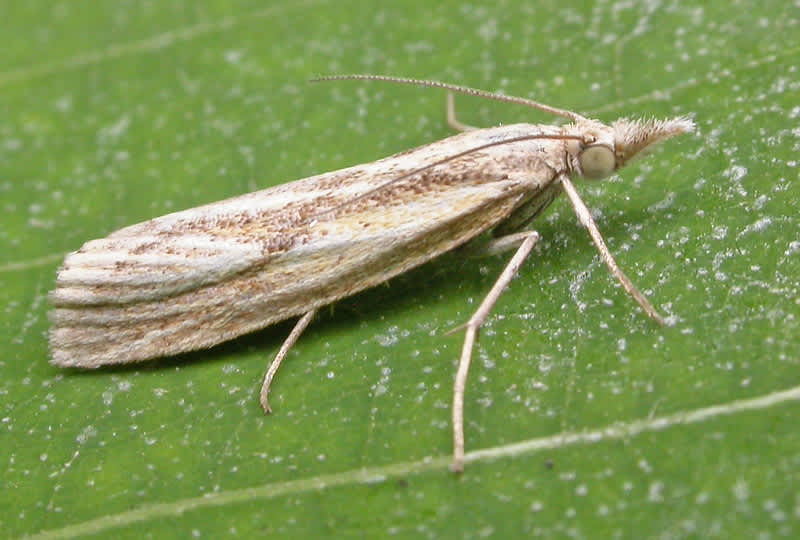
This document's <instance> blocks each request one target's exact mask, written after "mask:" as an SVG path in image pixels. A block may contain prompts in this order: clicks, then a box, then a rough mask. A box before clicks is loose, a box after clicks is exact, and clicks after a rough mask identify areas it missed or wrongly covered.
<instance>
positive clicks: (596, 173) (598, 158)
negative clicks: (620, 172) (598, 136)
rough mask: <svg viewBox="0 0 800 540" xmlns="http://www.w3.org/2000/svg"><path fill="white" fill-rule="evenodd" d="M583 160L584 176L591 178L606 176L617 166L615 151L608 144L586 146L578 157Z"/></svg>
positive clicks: (597, 178)
mask: <svg viewBox="0 0 800 540" xmlns="http://www.w3.org/2000/svg"><path fill="white" fill-rule="evenodd" d="M578 159H579V160H580V162H581V170H582V171H583V176H585V177H586V178H589V179H591V180H599V179H600V178H605V177H606V176H608V175H609V174H611V173H612V172H614V167H615V166H616V158H615V157H614V152H612V151H611V148H609V147H608V146H603V145H599V144H598V145H597V146H590V147H588V148H586V149H585V150H584V151H583V152H581V155H580V156H579V157H578Z"/></svg>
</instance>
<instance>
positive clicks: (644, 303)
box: [561, 176, 666, 325]
mask: <svg viewBox="0 0 800 540" xmlns="http://www.w3.org/2000/svg"><path fill="white" fill-rule="evenodd" d="M561 187H562V188H563V189H564V191H565V192H566V193H567V197H569V202H571V203H572V208H574V209H575V213H576V214H577V215H578V219H579V220H580V222H581V224H582V225H583V226H584V227H586V230H587V231H589V236H591V237H592V241H593V242H594V245H595V247H596V248H597V251H598V252H599V253H600V258H601V259H603V262H604V263H606V266H607V267H608V269H609V271H610V272H611V273H612V274H613V275H614V277H615V278H617V281H619V283H620V285H622V287H623V288H624V289H625V292H627V293H628V294H629V295H630V296H632V297H633V299H634V300H636V302H637V303H638V304H639V305H640V306H641V307H642V309H643V310H644V312H645V313H647V315H648V316H649V317H650V318H651V319H653V320H654V321H656V322H657V323H658V324H662V325H663V324H666V321H665V320H664V317H662V316H661V314H660V313H659V312H658V311H656V308H654V307H653V306H652V304H650V302H649V301H648V300H647V298H645V296H644V295H643V294H642V293H641V292H639V289H637V288H636V286H635V285H634V284H633V282H632V281H631V280H630V279H628V276H626V275H625V273H624V272H623V271H622V270H620V268H619V266H617V261H615V260H614V256H613V255H611V251H610V250H609V249H608V246H607V245H606V243H605V241H604V240H603V236H602V235H601V234H600V229H598V228H597V224H596V223H595V222H594V219H593V218H592V214H591V212H589V209H588V208H587V207H586V204H584V202H583V199H581V196H580V195H578V191H577V190H576V189H575V186H574V185H573V184H572V181H571V180H570V179H569V178H567V177H566V176H562V177H561Z"/></svg>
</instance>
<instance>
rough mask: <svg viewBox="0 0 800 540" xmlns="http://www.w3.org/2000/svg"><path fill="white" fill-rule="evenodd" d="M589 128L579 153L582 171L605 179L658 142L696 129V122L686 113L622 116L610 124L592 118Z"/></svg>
mask: <svg viewBox="0 0 800 540" xmlns="http://www.w3.org/2000/svg"><path fill="white" fill-rule="evenodd" d="M601 126H602V127H601ZM585 128H588V129H587V131H586V133H588V134H589V135H588V137H587V140H586V141H584V142H582V143H580V148H579V149H578V153H577V156H578V162H579V164H580V167H581V172H582V174H583V176H584V177H586V178H589V179H601V178H605V177H606V176H608V175H610V174H611V173H613V172H615V171H616V170H617V169H621V168H622V167H624V166H625V165H626V164H627V163H628V162H630V161H631V160H632V159H633V158H634V157H641V156H644V155H647V154H648V153H649V151H650V150H652V148H653V147H654V145H655V144H656V143H658V142H660V141H663V140H666V139H669V138H670V137H674V136H676V135H681V134H683V133H690V132H692V131H694V122H692V120H690V119H689V118H686V117H684V116H679V117H677V118H672V119H669V120H653V119H650V120H629V119H627V118H621V119H619V120H617V121H616V122H614V123H612V124H611V126H610V127H609V126H605V125H602V124H599V123H595V122H593V121H592V122H591V125H589V126H585Z"/></svg>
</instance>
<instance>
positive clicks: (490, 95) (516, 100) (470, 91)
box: [310, 74, 589, 123]
mask: <svg viewBox="0 0 800 540" xmlns="http://www.w3.org/2000/svg"><path fill="white" fill-rule="evenodd" d="M345 80H358V81H382V82H391V83H397V84H410V85H415V86H427V87H429V88H441V89H443V90H450V91H451V92H458V93H460V94H466V95H468V96H475V97H481V98H485V99H493V100H495V101H502V102H504V103H513V104H516V105H524V106H526V107H532V108H534V109H539V110H540V111H543V112H546V113H550V114H555V115H556V116H561V117H563V118H568V119H570V120H572V121H573V122H576V123H580V122H586V121H588V120H589V119H588V118H586V117H585V116H581V115H580V114H578V113H576V112H572V111H567V110H565V109H558V108H556V107H551V106H549V105H545V104H543V103H539V102H538V101H533V100H530V99H525V98H521V97H515V96H505V95H503V94H496V93H494V92H487V91H485V90H478V89H476V88H470V87H468V86H459V85H457V84H449V83H443V82H439V81H429V80H425V79H409V78H406V77H391V76H389V75H369V74H352V75H326V76H324V77H316V78H314V79H311V80H310V82H323V81H345Z"/></svg>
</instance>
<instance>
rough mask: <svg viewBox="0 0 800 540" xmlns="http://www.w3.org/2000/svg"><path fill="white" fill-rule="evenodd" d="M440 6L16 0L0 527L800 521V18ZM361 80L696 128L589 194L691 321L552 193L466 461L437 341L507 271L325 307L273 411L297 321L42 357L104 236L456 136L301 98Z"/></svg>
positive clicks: (401, 108)
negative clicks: (62, 304) (188, 349)
mask: <svg viewBox="0 0 800 540" xmlns="http://www.w3.org/2000/svg"><path fill="white" fill-rule="evenodd" d="M431 4H432V3H431V2H427V1H425V2H423V1H421V0H420V1H403V2H381V3H377V2H376V3H374V7H370V6H369V4H367V5H366V7H365V4H364V3H363V2H356V1H351V0H344V1H325V0H308V1H306V2H272V3H262V2H255V1H251V2H248V1H239V2H202V3H201V2H180V1H166V2H114V3H105V2H95V1H89V0H70V1H58V2H51V1H43V0H29V1H26V2H9V1H6V2H3V3H0V35H2V36H3V38H2V41H3V46H2V47H0V210H1V211H2V219H0V305H2V306H4V310H3V316H2V318H0V337H1V338H2V345H0V347H1V348H0V469H2V472H0V534H2V536H8V537H20V536H25V535H31V534H35V533H41V535H42V536H43V537H56V536H81V535H86V534H92V533H95V534H100V535H106V534H110V533H113V534H115V535H118V536H120V537H129V538H141V537H142V536H143V535H150V536H153V537H171V536H179V535H180V536H188V535H189V534H193V535H196V536H200V537H228V536H230V537H235V536H242V537H247V538H250V537H253V535H260V534H282V535H287V536H288V535H292V536H294V537H309V536H315V535H320V534H337V535H340V536H355V535H358V534H367V535H375V536H377V535H381V536H383V535H395V536H412V535H413V536H423V537H439V536H452V537H465V538H469V537H483V536H493V535H496V536H511V535H522V534H524V535H537V534H538V535H543V536H575V537H600V536H602V537H605V536H620V537H631V536H634V537H693V536H701V537H722V538H727V537H735V536H740V537H748V538H751V537H754V536H756V535H758V534H762V533H763V534H764V535H765V537H781V536H785V537H793V536H796V535H797V534H798V530H800V526H799V525H798V521H800V487H798V486H800V478H798V476H800V475H798V472H797V471H798V470H800V431H798V429H797V417H798V413H800V404H798V403H797V397H798V396H797V393H798V391H797V387H798V386H800V339H799V338H798V332H799V331H800V323H799V322H798V313H799V312H800V308H799V307H798V287H799V286H800V234H798V233H800V227H798V225H799V222H800V220H799V219H798V202H800V192H799V191H798V164H799V163H800V161H799V160H800V157H799V156H800V75H799V74H798V64H800V8H798V7H797V5H796V3H794V5H792V4H793V3H792V2H785V1H781V2H754V1H752V0H744V1H740V2H724V3H723V2H720V3H716V4H718V6H717V7H714V5H712V4H707V3H705V2H696V3H692V2H682V1H681V2H678V1H666V2H647V3H644V2H642V3H639V2H580V1H571V0H566V1H565V0H560V1H558V2H510V1H505V2H504V1H500V2H487V3H485V4H484V5H480V4H478V3H463V2H457V1H452V0H446V1H442V2H438V3H436V4H435V6H432V5H431ZM347 72H370V73H388V74H396V75H404V76H415V77H425V78H433V79H440V80H446V81H450V82H454V83H459V84H466V85H470V86H476V87H480V88H484V89H487V90H500V91H503V92H505V93H509V94H514V95H521V96H525V97H533V98H536V99H540V100H542V101H544V102H546V103H551V104H553V105H556V106H559V107H564V108H571V109H575V110H577V111H578V112H581V113H584V114H588V115H592V116H596V117H598V118H601V119H603V120H608V121H610V120H613V119H614V118H617V117H619V116H626V115H629V116H655V117H666V116H674V115H677V114H692V115H693V116H694V118H695V119H696V121H697V124H698V128H699V129H698V133H697V134H696V135H692V136H685V137H683V138H681V139H679V140H674V141H670V142H669V143H667V144H665V145H664V147H663V148H662V150H661V151H660V152H658V153H656V154H655V155H653V156H651V157H650V158H648V159H647V160H642V161H640V162H637V163H635V164H633V165H631V166H629V167H628V168H626V169H625V170H624V171H622V173H621V175H620V176H619V177H614V178H612V179H610V180H608V181H605V182H601V183H593V184H588V183H585V182H580V183H579V184H578V189H579V190H580V191H581V193H582V194H583V196H584V199H585V200H586V202H587V204H588V205H589V206H590V207H591V208H592V209H593V210H594V211H595V212H596V214H595V215H596V217H597V220H598V223H599V226H600V228H601V230H602V231H603V233H604V235H605V237H606V240H607V241H608V243H609V245H610V248H611V250H612V252H614V253H615V255H616V256H617V260H618V262H619V263H620V265H621V266H622V267H623V269H625V270H626V271H627V272H628V274H629V275H630V276H631V278H632V279H633V280H634V282H635V283H637V284H638V285H639V286H640V287H641V288H642V289H643V290H645V291H646V292H647V293H648V296H649V297H650V298H651V299H652V300H653V302H654V303H655V304H656V306H658V307H660V309H662V310H663V311H664V312H666V313H667V314H668V315H670V316H671V317H672V319H673V320H674V321H675V324H674V325H673V326H671V327H666V328H658V327H656V326H655V325H654V324H652V323H651V322H650V321H649V320H647V319H646V318H645V317H644V316H643V315H642V314H641V312H640V310H639V309H638V308H637V307H636V306H635V304H633V302H632V301H630V299H628V298H627V297H626V296H625V295H624V293H623V292H622V290H621V289H620V288H619V287H618V286H617V285H616V284H615V283H614V282H613V280H612V279H611V278H610V277H609V276H608V273H607V272H606V270H605V268H604V267H603V266H602V264H601V263H600V262H599V260H598V257H597V255H596V253H595V251H594V249H593V248H592V246H591V244H590V243H589V240H588V237H587V235H586V233H585V231H583V230H582V229H581V228H580V227H579V226H578V224H577V220H576V219H575V217H574V215H572V213H571V210H570V208H569V206H568V204H567V203H566V201H565V200H563V199H562V200H560V201H558V202H557V203H556V204H555V205H554V207H553V208H552V210H551V211H550V212H549V213H548V214H547V216H546V217H545V218H544V219H542V220H541V221H540V222H539V224H538V229H539V231H540V232H541V233H542V235H543V238H544V241H543V242H542V243H541V245H540V246H539V247H538V248H537V250H536V251H535V254H534V256H533V258H532V259H531V260H530V261H529V262H528V263H527V264H526V265H525V266H524V268H523V269H522V271H521V275H520V277H519V278H518V279H516V280H515V281H514V282H513V283H512V285H511V288H510V290H509V291H507V293H506V294H505V295H504V296H503V297H502V299H501V301H500V302H499V304H498V305H497V307H496V309H495V311H494V314H493V316H492V317H491V318H490V320H489V322H488V325H487V327H486V328H485V330H484V331H483V332H482V335H481V340H480V343H479V345H478V348H477V351H476V355H475V361H474V363H473V368H472V371H471V375H470V380H469V383H468V391H467V396H466V418H467V428H466V429H467V433H466V435H467V449H468V450H478V449H486V448H494V451H493V453H490V454H489V455H485V454H480V455H474V456H472V459H473V461H472V462H470V463H469V464H468V465H467V470H466V473H465V474H464V475H463V476H461V477H457V476H454V475H452V474H451V473H449V472H448V470H447V464H448V457H449V453H450V449H451V440H450V424H449V417H450V400H451V391H452V390H451V387H452V380H453V374H454V366H455V360H456V358H457V356H458V353H459V351H460V347H461V339H462V338H461V335H460V334H456V335H452V336H450V335H444V333H445V331H446V330H448V329H451V328H453V327H454V326H457V325H458V324H460V323H462V322H464V321H465V320H466V319H467V318H468V317H469V315H470V313H471V311H472V310H473V309H474V308H475V306H476V305H477V303H478V302H479V301H480V299H481V298H482V295H483V294H485V292H486V291H488V289H489V287H490V286H491V283H492V282H493V280H494V279H495V277H496V276H497V275H498V273H499V272H500V271H501V269H502V267H503V265H504V263H505V260H506V259H507V257H494V258H488V259H477V260H473V259H469V260H467V259H463V258H461V257H459V256H457V255H446V256H444V257H441V258H439V259H437V260H435V261H433V262H431V263H429V264H428V265H426V266H424V267H422V268H420V269H418V270H417V271H414V272H411V273H409V274H406V275H404V276H402V277H400V278H398V279H395V280H393V281H392V282H390V283H389V284H388V285H387V286H385V287H378V288H376V289H374V290H371V291H368V292H366V293H364V294H360V295H358V296H356V297H353V298H349V299H347V300H345V301H342V302H340V303H338V304H337V305H336V306H334V307H333V308H332V309H331V310H328V311H326V312H325V313H323V314H322V316H320V317H319V318H318V319H317V320H316V321H315V322H314V323H313V324H312V326H311V327H310V328H309V330H308V331H307V333H306V334H305V335H304V336H303V337H302V339H301V340H300V342H299V343H298V345H297V346H296V347H295V349H294V350H293V352H292V353H291V354H290V356H289V358H288V360H287V362H286V363H285V365H284V367H283V368H282V370H281V372H280V373H279V375H278V378H277V379H276V383H275V386H274V389H273V394H272V404H273V406H274V408H275V415H274V416H272V417H270V418H265V417H264V416H263V415H262V414H261V411H260V409H259V406H258V402H257V393H258V388H259V385H260V379H261V377H262V375H263V372H264V370H265V369H266V365H267V362H268V361H269V359H270V358H271V357H272V355H273V354H274V353H275V352H276V350H277V348H278V347H279V345H280V343H281V341H282V339H283V338H284V337H285V335H286V334H287V333H288V331H289V329H290V328H291V324H290V323H284V324H280V325H276V326H275V327H272V328H269V329H267V330H265V331H262V332H258V333H255V334H253V335H250V336H247V337H245V338H243V339H239V340H237V341H235V342H232V343H228V344H225V345H222V346H220V347H217V348H215V349H213V350H211V351H207V352H200V353H195V354H190V355H186V356H182V357H179V358H174V359H168V360H162V361H158V362H153V363H149V364H146V365H142V366H135V367H133V368H128V369H126V368H119V369H106V370H100V371H96V372H90V373H87V372H71V371H65V370H61V369H58V368H55V367H53V366H50V365H49V364H48V362H47V359H48V351H47V342H46V332H47V328H48V323H47V311H48V303H47V293H48V291H49V290H51V289H52V287H53V283H54V279H55V273H56V269H57V267H58V265H59V263H60V261H61V259H62V258H63V256H64V255H65V254H66V253H67V252H69V251H71V250H75V249H77V248H79V247H80V245H81V244H82V243H83V242H85V241H87V240H89V239H92V238H97V237H102V236H105V235H106V234H108V233H110V232H112V231H113V230H115V229H117V228H120V227H122V226H124V225H128V224H132V223H136V222H139V221H143V220H146V219H149V218H152V217H155V216H159V215H162V214H164V213H167V212H170V211H174V210H178V209H184V208H189V207H192V206H197V205H200V204H203V203H207V202H212V201H215V200H219V199H221V198H225V197H229V196H233V195H238V194H241V193H245V192H249V191H253V190H255V189H259V188H262V187H266V186H270V185H274V184H277V183H282V182H285V181H289V180H292V179H296V178H302V177H305V176H308V175H311V174H314V173H318V172H323V171H327V170H332V169H336V168H340V167H344V166H347V165H351V164H355V163H361V162H366V161H371V160H374V159H377V158H379V157H382V156H384V155H388V154H391V153H393V152H397V151H401V150H404V149H408V148H411V147H414V146H417V145H421V144H425V143H427V142H430V141H433V140H436V139H439V138H443V137H445V136H447V135H448V134H449V133H450V132H449V131H448V129H447V127H446V125H445V124H444V121H443V115H444V111H443V103H444V97H443V95H442V93H441V92H439V91H435V90H420V89H415V88H409V87H400V86H391V85H383V84H375V83H359V82H342V83H328V84H320V85H309V84H307V83H306V80H307V79H308V78H310V77H312V76H315V75H320V74H329V73H347ZM457 104H458V108H459V111H460V115H461V119H462V120H463V121H465V122H468V123H472V124H477V125H484V126H489V125H496V124H500V123H509V122H517V121H529V122H552V121H553V120H552V119H551V118H548V117H546V116H545V115H542V114H540V113H537V112H536V111H531V110H526V109H522V108H520V107H513V106H509V105H502V104H495V103H488V102H483V101H479V100H475V99H471V98H464V97H462V98H458V100H457ZM786 390H793V391H794V394H788V395H787V394H779V393H778V392H781V391H786ZM752 398H763V399H762V401H759V402H757V404H756V405H754V406H753V407H751V408H750V409H749V410H741V409H740V408H737V406H736V404H737V402H739V401H741V400H746V399H752ZM715 405H718V406H719V408H717V409H712V410H710V411H703V410H704V409H705V408H707V407H710V406H715ZM698 410H700V411H701V413H702V414H700V416H698V417H695V418H694V420H695V421H694V422H693V423H690V424H688V423H682V422H681V421H680V419H681V416H680V415H681V414H683V413H688V412H691V411H698ZM670 415H673V416H670ZM674 415H678V416H674ZM662 417H666V419H665V420H663V421H659V419H661V418H662ZM640 421H641V422H643V423H640V424H637V423H636V422H640ZM612 425H615V426H617V428H618V429H619V433H618V432H612V431H603V430H604V429H605V428H606V427H608V426H612ZM637 426H638V427H637ZM598 430H599V431H598ZM595 431H596V433H595V434H594V435H595V436H588V437H584V439H583V440H581V441H576V440H574V439H569V438H563V437H560V436H562V435H565V434H569V433H576V432H578V433H580V432H590V435H591V432H595ZM620 433H621V435H620ZM553 437H555V438H553ZM538 439H542V441H538ZM525 441H527V442H528V443H529V448H528V449H527V450H524V451H522V452H521V453H519V454H516V455H511V454H512V453H513V452H512V451H513V447H512V446H511V445H513V444H515V443H520V442H525ZM537 441H538V443H537ZM539 443H540V444H539ZM537 444H538V446H537Z"/></svg>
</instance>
